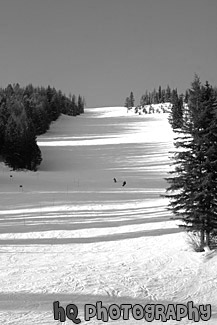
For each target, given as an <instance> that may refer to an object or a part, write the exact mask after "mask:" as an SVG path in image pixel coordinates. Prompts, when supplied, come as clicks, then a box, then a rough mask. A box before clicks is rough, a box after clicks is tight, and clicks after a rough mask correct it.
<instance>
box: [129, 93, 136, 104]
mask: <svg viewBox="0 0 217 325" xmlns="http://www.w3.org/2000/svg"><path fill="white" fill-rule="evenodd" d="M129 99H130V101H129V104H130V107H134V103H135V99H134V95H133V92H132V91H131V93H130V97H129Z"/></svg>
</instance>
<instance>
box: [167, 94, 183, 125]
mask: <svg viewBox="0 0 217 325" xmlns="http://www.w3.org/2000/svg"><path fill="white" fill-rule="evenodd" d="M183 111H184V108H183V100H182V96H178V93H177V91H175V92H173V95H172V108H171V113H170V115H169V123H170V124H171V126H172V128H173V129H178V128H182V125H183Z"/></svg>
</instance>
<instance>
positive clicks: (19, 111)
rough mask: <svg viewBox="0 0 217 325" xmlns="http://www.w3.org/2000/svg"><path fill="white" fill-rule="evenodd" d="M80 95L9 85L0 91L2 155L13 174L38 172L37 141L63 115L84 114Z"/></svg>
mask: <svg viewBox="0 0 217 325" xmlns="http://www.w3.org/2000/svg"><path fill="white" fill-rule="evenodd" d="M84 106H85V101H84V98H83V97H81V95H79V96H78V98H76V96H75V95H69V96H68V97H67V96H66V95H65V94H63V93H62V92H61V91H60V90H59V91H57V90H56V89H55V88H52V87H50V86H48V87H46V88H45V87H33V85H32V84H29V85H27V86H26V87H20V85H19V84H14V85H11V84H9V85H8V86H7V87H6V88H0V155H1V157H2V159H3V161H4V162H5V164H6V165H8V166H9V167H10V168H12V169H13V170H18V169H28V170H33V171H35V170H37V167H38V166H39V165H40V163H41V161H42V156H41V151H40V148H39V147H38V145H37V142H36V137H37V135H41V134H43V133H45V132H46V131H47V130H48V129H49V127H50V124H51V122H52V121H55V120H57V119H58V117H59V116H60V114H66V115H71V116H77V115H80V114H82V113H84Z"/></svg>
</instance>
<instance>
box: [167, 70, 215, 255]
mask: <svg viewBox="0 0 217 325" xmlns="http://www.w3.org/2000/svg"><path fill="white" fill-rule="evenodd" d="M216 113H217V100H216V98H215V96H214V95H213V91H212V89H211V87H210V86H209V85H208V84H206V86H205V87H201V84H200V80H199V78H198V77H197V76H195V79H194V81H193V83H192V89H191V90H190V91H189V115H188V121H186V122H185V123H184V124H183V126H182V130H181V131H180V130H179V131H177V132H178V133H179V134H180V132H182V134H180V135H179V137H177V139H176V142H175V147H176V148H177V149H178V151H177V152H175V153H174V160H175V162H174V166H175V169H174V170H173V171H171V172H170V174H171V175H174V176H173V177H170V178H167V181H168V183H169V184H170V187H169V188H168V189H167V192H173V194H168V195H166V197H169V198H170V204H169V209H170V210H172V211H173V213H174V215H175V216H177V217H178V218H180V219H181V220H182V221H183V224H182V225H181V226H182V227H183V228H184V229H185V230H187V231H192V232H197V233H199V234H200V245H201V250H203V247H204V245H205V244H206V245H209V243H210V236H211V235H212V234H213V233H215V232H216V229H217V200H216V198H217V117H216V116H217V115H216ZM174 192H175V193H174Z"/></svg>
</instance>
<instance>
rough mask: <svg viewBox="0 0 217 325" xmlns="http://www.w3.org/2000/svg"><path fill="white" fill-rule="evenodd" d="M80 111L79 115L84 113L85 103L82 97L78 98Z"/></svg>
mask: <svg viewBox="0 0 217 325" xmlns="http://www.w3.org/2000/svg"><path fill="white" fill-rule="evenodd" d="M78 111H79V114H83V113H84V103H83V100H82V97H81V95H79V96H78Z"/></svg>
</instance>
